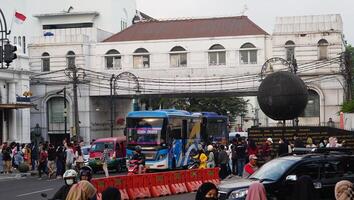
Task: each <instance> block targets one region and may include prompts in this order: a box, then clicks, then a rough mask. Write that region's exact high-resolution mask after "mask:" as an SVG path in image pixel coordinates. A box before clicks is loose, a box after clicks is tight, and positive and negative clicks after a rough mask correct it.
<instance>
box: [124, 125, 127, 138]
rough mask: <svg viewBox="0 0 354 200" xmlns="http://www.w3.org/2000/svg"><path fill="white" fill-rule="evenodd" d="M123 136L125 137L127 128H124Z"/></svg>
mask: <svg viewBox="0 0 354 200" xmlns="http://www.w3.org/2000/svg"><path fill="white" fill-rule="evenodd" d="M123 134H124V136H127V127H125V128H124V131H123Z"/></svg>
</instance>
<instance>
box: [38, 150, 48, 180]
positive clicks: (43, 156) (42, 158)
mask: <svg viewBox="0 0 354 200" xmlns="http://www.w3.org/2000/svg"><path fill="white" fill-rule="evenodd" d="M47 163H48V152H47V151H46V150H45V148H44V146H43V147H42V150H41V152H40V153H39V163H38V177H39V179H41V178H42V173H43V172H44V173H46V174H47V175H48V173H47V172H46V171H45V168H46V166H47Z"/></svg>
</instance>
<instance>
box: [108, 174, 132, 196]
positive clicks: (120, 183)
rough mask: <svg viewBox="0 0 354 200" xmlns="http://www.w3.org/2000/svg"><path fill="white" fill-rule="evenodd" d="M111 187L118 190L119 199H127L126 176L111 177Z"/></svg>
mask: <svg viewBox="0 0 354 200" xmlns="http://www.w3.org/2000/svg"><path fill="white" fill-rule="evenodd" d="M111 179H112V181H111V183H112V185H111V186H112V187H115V188H118V189H119V191H120V196H121V199H123V200H125V199H129V195H128V191H127V179H128V177H127V176H113V177H112V178H111Z"/></svg>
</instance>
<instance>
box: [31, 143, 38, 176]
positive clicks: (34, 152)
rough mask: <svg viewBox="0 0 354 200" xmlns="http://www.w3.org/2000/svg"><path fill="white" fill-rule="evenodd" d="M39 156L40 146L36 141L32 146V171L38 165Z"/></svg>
mask: <svg viewBox="0 0 354 200" xmlns="http://www.w3.org/2000/svg"><path fill="white" fill-rule="evenodd" d="M38 157H39V152H38V146H37V145H36V143H33V145H32V146H31V159H32V160H31V164H32V171H34V170H36V168H37V166H38Z"/></svg>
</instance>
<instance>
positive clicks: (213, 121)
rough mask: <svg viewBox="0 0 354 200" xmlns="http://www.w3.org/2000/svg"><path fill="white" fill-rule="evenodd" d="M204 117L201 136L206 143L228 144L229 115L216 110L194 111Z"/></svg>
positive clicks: (196, 114) (195, 114)
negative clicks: (218, 112) (220, 113)
mask: <svg viewBox="0 0 354 200" xmlns="http://www.w3.org/2000/svg"><path fill="white" fill-rule="evenodd" d="M193 115H194V116H198V117H200V118H201V119H202V123H201V128H200V129H201V137H202V140H203V141H205V142H206V144H211V143H217V144H223V145H227V144H228V117H227V116H224V115H219V114H217V113H215V112H200V113H193Z"/></svg>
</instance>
